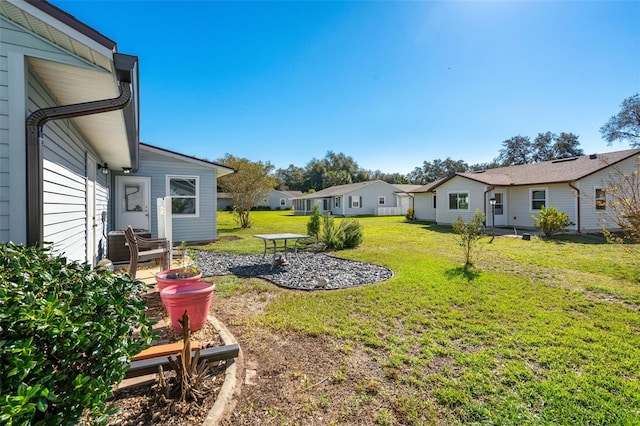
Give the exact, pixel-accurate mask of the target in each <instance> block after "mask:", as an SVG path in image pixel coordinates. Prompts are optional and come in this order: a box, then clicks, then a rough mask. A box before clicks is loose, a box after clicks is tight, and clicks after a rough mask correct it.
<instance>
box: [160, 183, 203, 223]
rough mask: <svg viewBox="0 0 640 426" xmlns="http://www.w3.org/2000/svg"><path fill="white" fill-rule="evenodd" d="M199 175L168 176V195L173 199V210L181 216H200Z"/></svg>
mask: <svg viewBox="0 0 640 426" xmlns="http://www.w3.org/2000/svg"><path fill="white" fill-rule="evenodd" d="M199 191H200V187H199V178H198V176H167V195H168V196H170V197H172V199H171V212H172V213H173V214H174V215H179V216H198V215H199V206H198V194H199Z"/></svg>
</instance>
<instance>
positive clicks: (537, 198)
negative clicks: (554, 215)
mask: <svg viewBox="0 0 640 426" xmlns="http://www.w3.org/2000/svg"><path fill="white" fill-rule="evenodd" d="M530 193H531V210H540V209H541V208H542V207H543V206H546V205H547V190H546V189H544V188H541V189H532V190H531V191H530Z"/></svg>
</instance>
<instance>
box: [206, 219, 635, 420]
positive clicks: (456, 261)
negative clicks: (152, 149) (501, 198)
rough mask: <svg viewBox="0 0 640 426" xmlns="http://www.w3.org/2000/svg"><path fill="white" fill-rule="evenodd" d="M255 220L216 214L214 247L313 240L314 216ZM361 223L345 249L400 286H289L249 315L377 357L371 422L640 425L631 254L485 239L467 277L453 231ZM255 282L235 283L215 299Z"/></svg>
mask: <svg viewBox="0 0 640 426" xmlns="http://www.w3.org/2000/svg"><path fill="white" fill-rule="evenodd" d="M251 218H252V220H253V222H254V226H253V228H252V229H249V230H240V229H237V225H236V224H235V222H234V220H233V216H232V215H231V214H230V213H227V212H220V213H219V215H218V226H219V228H218V229H219V237H221V241H220V242H218V243H216V244H212V245H211V246H208V247H207V249H210V250H218V251H222V252H231V253H261V252H262V247H263V243H262V241H261V240H258V239H255V238H252V235H253V234H259V233H267V232H295V233H306V223H307V221H308V217H297V216H292V215H291V213H290V212H252V213H251ZM358 220H359V221H360V222H361V223H362V225H363V227H364V232H365V239H364V242H363V244H362V245H361V246H360V247H358V248H357V249H355V250H347V251H341V252H339V253H336V254H337V255H339V256H343V257H346V258H350V259H355V260H361V261H366V262H372V263H377V264H380V265H384V266H387V267H389V268H391V269H392V270H393V271H394V272H395V276H394V277H393V278H392V279H391V280H389V281H387V282H383V283H379V284H375V285H368V286H364V287H360V288H354V289H349V290H339V291H317V292H300V291H280V292H277V293H276V294H275V296H274V297H273V298H272V299H271V301H270V302H269V304H268V305H267V307H266V309H265V311H264V312H263V313H261V314H260V315H259V316H258V317H257V318H255V319H254V321H255V322H256V324H259V325H260V326H263V327H268V328H269V329H271V330H273V331H275V332H277V333H302V334H304V335H308V336H329V337H331V338H332V339H336V340H337V341H339V342H340V343H339V345H338V349H339V350H340V351H341V352H343V353H350V352H353V351H359V352H363V353H365V354H366V356H367V357H369V358H370V359H372V360H374V362H375V363H376V365H377V367H378V368H379V369H378V371H379V372H380V374H379V377H374V378H372V379H371V378H370V379H368V380H369V382H367V383H369V385H366V384H365V385H363V386H360V387H357V388H356V389H354V390H353V392H354V395H359V396H358V398H360V400H361V401H360V402H361V403H362V402H363V401H366V402H367V403H371V401H372V400H373V401H375V400H376V399H379V400H380V401H383V400H384V401H385V402H384V403H380V404H377V405H376V404H371V406H372V407H382V408H379V409H372V410H371V412H370V418H369V419H366V420H364V424H432V423H453V424H470V423H483V424H485V423H486V424H549V423H553V424H572V425H573V424H587V423H589V424H640V261H639V260H638V259H637V258H636V257H635V256H633V255H632V254H631V253H629V252H628V251H625V250H623V249H622V248H621V247H618V246H612V245H607V244H603V243H602V241H601V240H599V239H597V238H595V237H588V236H585V237H581V236H564V237H559V238H557V239H553V240H551V241H543V240H539V239H537V238H533V239H532V240H531V241H524V240H522V239H515V238H510V237H497V238H495V240H493V241H491V239H490V237H486V238H483V239H482V240H481V241H480V243H479V247H478V256H477V259H476V268H474V269H472V270H466V269H464V268H462V264H463V257H462V256H463V255H462V249H461V247H459V246H457V245H456V243H455V241H454V236H453V234H451V231H450V228H449V227H444V226H437V225H433V224H428V223H422V222H412V223H408V222H406V221H405V220H404V218H401V217H363V218H359V219H358ZM230 236H233V237H239V238H227V237H230ZM252 288H254V286H248V285H246V284H245V282H244V281H243V280H238V279H234V278H226V279H222V280H221V281H220V282H219V283H218V286H217V290H216V291H217V293H218V296H221V297H224V296H225V295H231V294H238V292H243V291H246V292H250V291H252ZM260 291H264V289H261V290H260ZM372 380H373V382H372ZM371 383H373V384H371ZM354 398H355V397H354ZM339 423H340V422H338V424H339Z"/></svg>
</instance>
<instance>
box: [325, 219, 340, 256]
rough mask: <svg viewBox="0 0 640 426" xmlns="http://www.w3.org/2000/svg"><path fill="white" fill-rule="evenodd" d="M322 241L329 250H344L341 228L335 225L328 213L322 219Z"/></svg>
mask: <svg viewBox="0 0 640 426" xmlns="http://www.w3.org/2000/svg"><path fill="white" fill-rule="evenodd" d="M322 241H323V242H324V245H325V247H326V248H327V249H329V250H342V249H343V248H344V233H343V232H342V228H341V227H340V226H339V225H336V223H335V221H334V219H333V217H332V216H331V215H330V214H329V213H325V214H324V216H323V217H322Z"/></svg>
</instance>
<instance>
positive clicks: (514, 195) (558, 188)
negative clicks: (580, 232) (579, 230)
mask: <svg viewBox="0 0 640 426" xmlns="http://www.w3.org/2000/svg"><path fill="white" fill-rule="evenodd" d="M537 189H544V190H546V192H547V204H546V205H545V207H547V208H549V207H551V206H554V207H555V208H556V209H557V210H559V211H562V212H564V213H567V214H568V215H569V220H571V221H572V222H573V223H577V214H576V208H577V200H576V196H575V194H574V193H573V191H572V190H571V188H570V187H569V185H568V184H567V183H559V184H558V183H556V184H550V185H547V184H542V185H532V186H518V187H512V188H510V189H509V191H508V193H507V212H508V214H509V216H508V220H507V223H508V225H509V226H514V227H523V228H533V227H534V225H535V220H534V219H533V218H532V217H531V216H532V215H535V216H538V214H539V213H540V211H539V210H532V209H531V191H533V190H537ZM570 229H575V226H573V227H571V228H570Z"/></svg>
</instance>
